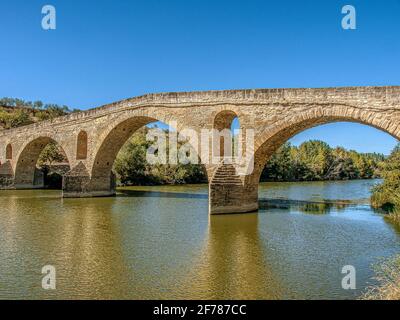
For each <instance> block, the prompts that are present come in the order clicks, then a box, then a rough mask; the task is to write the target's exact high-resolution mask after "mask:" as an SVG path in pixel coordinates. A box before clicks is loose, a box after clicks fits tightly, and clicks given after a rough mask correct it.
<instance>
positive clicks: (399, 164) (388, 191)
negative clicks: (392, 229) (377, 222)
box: [371, 145, 400, 225]
mask: <svg viewBox="0 0 400 320" xmlns="http://www.w3.org/2000/svg"><path fill="white" fill-rule="evenodd" d="M379 171H380V174H381V177H382V178H383V182H382V183H381V184H379V185H377V186H376V187H375V188H374V189H373V190H372V196H371V205H372V206H373V207H375V208H382V209H383V210H385V211H386V212H388V213H389V215H388V216H387V219H389V220H392V221H393V222H395V223H398V224H399V225H400V145H397V146H396V148H394V150H393V151H392V153H391V154H390V156H389V157H388V158H387V159H386V161H384V162H381V163H380V164H379Z"/></svg>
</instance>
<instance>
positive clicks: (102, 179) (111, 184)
mask: <svg viewBox="0 0 400 320" xmlns="http://www.w3.org/2000/svg"><path fill="white" fill-rule="evenodd" d="M154 122H163V123H165V124H167V125H168V126H169V127H170V129H175V130H177V128H172V126H171V125H170V124H169V123H168V122H164V121H163V120H162V119H156V118H154V117H150V116H133V117H130V118H128V119H125V120H123V121H121V122H119V123H118V124H116V125H115V126H114V127H113V128H112V129H111V130H110V131H109V132H108V133H107V135H106V136H105V138H104V140H103V141H102V143H101V145H100V147H99V148H98V151H97V152H96V156H95V159H94V163H93V166H92V169H91V181H90V190H91V192H93V194H94V195H96V196H108V195H114V194H115V188H116V181H115V174H114V173H113V171H112V168H113V165H114V162H115V160H116V158H117V155H118V153H119V151H120V150H121V149H122V147H123V146H124V144H125V143H126V142H127V141H128V139H129V138H130V137H131V136H132V135H133V134H134V133H135V132H137V131H138V130H139V129H141V128H142V127H144V126H146V125H149V124H150V123H154ZM183 129H185V128H183ZM177 133H178V134H179V130H177ZM194 150H198V149H197V148H194ZM199 165H202V166H203V168H204V165H203V164H201V163H199ZM204 172H205V175H206V177H207V180H208V176H207V170H206V169H205V168H204Z"/></svg>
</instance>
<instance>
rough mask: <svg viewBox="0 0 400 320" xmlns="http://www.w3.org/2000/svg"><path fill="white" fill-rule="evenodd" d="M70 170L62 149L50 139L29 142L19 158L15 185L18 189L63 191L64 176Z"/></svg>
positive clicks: (44, 138) (43, 138) (41, 138)
mask: <svg viewBox="0 0 400 320" xmlns="http://www.w3.org/2000/svg"><path fill="white" fill-rule="evenodd" d="M69 170H70V166H69V161H68V158H67V156H66V153H65V152H64V150H63V149H62V147H61V146H60V145H59V144H58V143H57V142H56V141H55V140H53V139H51V138H49V137H40V138H37V139H35V140H33V141H31V142H29V143H28V144H27V145H26V146H25V148H24V149H23V151H22V152H21V154H20V155H19V157H18V161H17V165H16V168H15V179H14V184H15V187H16V188H17V189H31V188H52V189H61V183H62V176H63V175H64V174H65V173H66V172H68V171H69Z"/></svg>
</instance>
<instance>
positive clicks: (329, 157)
mask: <svg viewBox="0 0 400 320" xmlns="http://www.w3.org/2000/svg"><path fill="white" fill-rule="evenodd" d="M384 159H385V157H384V156H383V155H381V154H375V153H373V154H369V153H368V154H364V153H358V152H356V151H353V150H350V151H348V150H346V149H344V148H341V147H337V148H331V147H330V146H329V145H328V144H327V143H325V142H323V141H319V140H311V141H307V142H304V143H302V144H301V145H300V146H299V147H296V146H292V145H291V144H290V143H285V144H284V145H283V146H281V147H280V148H279V149H278V150H277V151H276V152H275V154H274V155H273V156H272V157H271V158H270V159H269V161H268V162H267V164H266V166H265V167H264V170H263V173H262V175H261V179H262V180H264V181H265V180H266V181H270V180H272V181H313V180H348V179H370V178H374V177H377V176H379V171H378V164H379V163H380V162H382V161H383V160H384Z"/></svg>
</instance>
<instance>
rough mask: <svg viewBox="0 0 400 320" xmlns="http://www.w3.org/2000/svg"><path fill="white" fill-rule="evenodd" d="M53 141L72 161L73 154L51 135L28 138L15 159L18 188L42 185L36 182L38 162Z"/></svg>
mask: <svg viewBox="0 0 400 320" xmlns="http://www.w3.org/2000/svg"><path fill="white" fill-rule="evenodd" d="M51 142H54V143H55V144H57V145H58V146H59V147H60V148H61V149H62V151H63V153H64V154H65V156H66V158H67V161H68V163H71V162H70V161H71V156H70V155H69V154H68V152H66V151H68V149H67V148H65V147H63V146H62V144H60V143H59V142H58V141H57V140H56V139H55V138H53V137H51V136H45V135H44V136H38V137H34V138H32V139H31V140H28V141H27V142H26V143H25V144H24V145H23V146H22V147H21V151H20V152H19V153H18V155H17V156H16V159H15V169H14V172H15V173H14V187H15V188H16V189H30V188H37V187H42V186H43V185H42V184H38V185H36V184H35V174H37V170H36V164H37V162H38V159H39V156H40V154H41V153H42V151H43V150H44V148H45V147H46V146H47V145H48V144H49V143H51Z"/></svg>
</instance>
